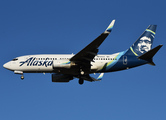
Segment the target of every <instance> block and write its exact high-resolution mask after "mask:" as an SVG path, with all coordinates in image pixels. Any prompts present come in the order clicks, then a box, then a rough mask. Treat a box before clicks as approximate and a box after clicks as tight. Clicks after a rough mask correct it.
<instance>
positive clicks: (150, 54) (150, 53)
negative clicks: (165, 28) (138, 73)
mask: <svg viewBox="0 0 166 120" xmlns="http://www.w3.org/2000/svg"><path fill="white" fill-rule="evenodd" d="M162 46H163V45H159V46H157V47H155V48H153V49H152V50H150V51H148V52H146V53H144V54H142V55H141V56H139V57H138V59H143V60H151V59H152V58H153V56H154V55H155V54H156V53H157V52H158V50H159V49H160V48H161V47H162ZM153 64H154V63H153Z"/></svg>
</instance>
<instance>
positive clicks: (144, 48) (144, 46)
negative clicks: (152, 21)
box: [138, 36, 152, 53]
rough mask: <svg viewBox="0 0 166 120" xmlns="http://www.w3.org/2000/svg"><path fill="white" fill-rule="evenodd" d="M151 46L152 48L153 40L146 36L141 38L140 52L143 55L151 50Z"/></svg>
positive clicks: (139, 43)
mask: <svg viewBox="0 0 166 120" xmlns="http://www.w3.org/2000/svg"><path fill="white" fill-rule="evenodd" d="M151 46H152V43H151V38H148V37H146V36H144V37H142V38H140V40H139V42H138V51H139V52H141V53H145V52H148V51H149V50H150V49H151Z"/></svg>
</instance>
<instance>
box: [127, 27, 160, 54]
mask: <svg viewBox="0 0 166 120" xmlns="http://www.w3.org/2000/svg"><path fill="white" fill-rule="evenodd" d="M156 28H157V25H149V26H148V28H147V29H146V30H145V31H144V32H143V33H142V35H141V36H140V37H139V38H138V39H137V40H136V41H135V43H134V44H133V45H132V46H131V47H130V48H129V49H128V51H127V53H126V54H128V55H135V56H140V55H142V54H144V53H146V52H148V51H149V50H151V48H152V44H153V40H154V38H155V34H156Z"/></svg>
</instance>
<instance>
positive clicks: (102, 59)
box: [94, 58, 117, 60]
mask: <svg viewBox="0 0 166 120" xmlns="http://www.w3.org/2000/svg"><path fill="white" fill-rule="evenodd" d="M94 60H117V59H116V58H94Z"/></svg>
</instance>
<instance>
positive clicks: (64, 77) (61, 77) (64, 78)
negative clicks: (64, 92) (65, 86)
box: [52, 74, 73, 82]
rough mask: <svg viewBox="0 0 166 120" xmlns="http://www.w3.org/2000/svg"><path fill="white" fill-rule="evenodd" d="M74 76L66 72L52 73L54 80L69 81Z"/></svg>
mask: <svg viewBox="0 0 166 120" xmlns="http://www.w3.org/2000/svg"><path fill="white" fill-rule="evenodd" d="M70 80H73V76H71V75H65V74H52V82H69V81H70Z"/></svg>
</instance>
